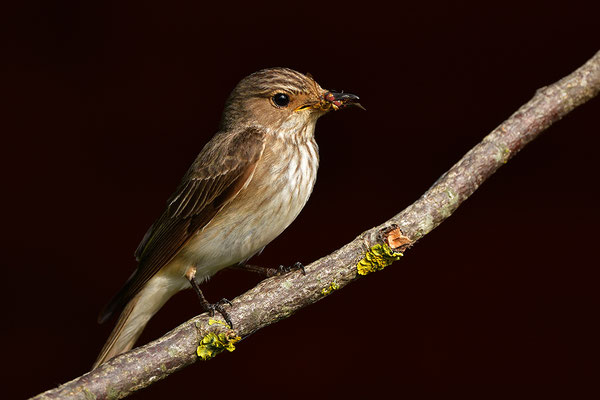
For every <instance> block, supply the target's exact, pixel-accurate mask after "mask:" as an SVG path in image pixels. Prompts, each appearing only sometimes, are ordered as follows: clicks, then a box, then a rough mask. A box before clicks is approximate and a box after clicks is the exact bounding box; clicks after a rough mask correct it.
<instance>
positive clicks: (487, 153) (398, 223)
mask: <svg viewBox="0 0 600 400" xmlns="http://www.w3.org/2000/svg"><path fill="white" fill-rule="evenodd" d="M599 91H600V52H598V53H596V54H595V55H594V56H593V57H592V58H591V59H590V60H589V61H588V62H586V63H585V64H584V65H583V66H581V67H580V68H579V69H577V70H576V71H575V72H573V73H572V74H570V75H568V76H567V77H565V78H563V79H561V80H560V81H558V82H556V83H554V84H553V85H550V86H547V87H544V88H541V89H539V90H538V91H537V92H536V94H535V96H534V97H533V99H531V100H530V101H529V102H528V103H527V104H525V105H524V106H522V107H521V108H520V109H519V110H518V111H517V112H515V113H514V114H513V115H512V116H511V117H510V118H509V119H508V120H506V121H505V122H503V123H502V124H501V125H500V126H498V127H497V128H496V129H495V130H494V131H492V132H491V133H490V134H489V135H488V136H486V137H485V138H484V139H483V140H482V141H481V143H479V144H478V145H476V146H475V147H474V148H473V149H471V150H470V151H469V152H468V153H467V154H466V155H465V156H464V157H463V158H462V159H461V160H460V161H459V162H458V163H456V164H455V165H454V166H453V167H452V168H450V170H448V171H447V172H446V173H445V174H444V175H442V176H441V177H440V178H439V179H438V180H437V181H436V182H435V184H434V185H433V186H432V187H431V188H430V189H429V190H428V191H427V192H426V193H425V194H423V196H421V198H419V199H418V200H417V201H416V202H415V203H413V204H412V205H411V206H409V207H408V208H406V209H405V210H404V211H402V212H400V213H399V214H397V215H395V216H394V217H392V218H391V219H389V220H388V221H386V222H385V223H384V224H382V225H380V226H377V227H374V228H372V229H370V230H368V231H366V232H364V233H362V234H361V235H359V236H358V237H357V238H356V239H354V240H353V241H352V242H350V243H348V244H347V245H345V246H344V247H342V248H340V249H339V250H337V251H335V252H334V253H332V254H330V255H328V256H326V257H323V258H321V259H320V260H317V261H315V262H313V263H312V264H310V265H308V266H307V267H306V276H303V275H302V273H301V272H299V271H296V272H293V273H289V274H287V275H283V276H276V277H273V278H269V279H266V280H264V281H262V282H261V283H259V284H258V285H257V286H256V287H254V288H253V289H251V290H249V291H248V292H246V293H244V294H243V295H241V296H239V297H237V298H236V299H234V300H233V302H232V303H233V306H232V307H231V308H230V311H229V313H230V316H231V318H232V322H233V324H234V326H235V330H231V329H229V328H228V327H226V326H224V323H222V322H221V321H222V320H220V319H219V320H218V321H217V320H213V319H212V318H209V317H208V316H207V315H206V314H203V315H200V316H197V317H195V318H192V319H191V320H189V321H187V322H185V323H184V324H182V325H180V326H179V327H177V328H175V329H174V330H172V331H171V332H169V333H167V334H166V335H165V336H163V337H161V338H160V339H158V340H155V341H153V342H151V343H149V344H147V345H145V346H143V347H140V348H137V349H134V350H132V351H130V352H128V353H126V354H123V355H122V356H119V357H117V358H115V359H113V360H111V361H109V362H108V363H106V364H103V365H102V366H100V367H99V368H97V369H95V370H93V371H91V372H88V373H87V374H85V375H83V376H81V377H79V378H76V379H74V380H72V381H70V382H68V383H66V384H64V385H62V386H60V387H58V388H56V389H52V390H49V391H47V392H44V393H42V394H40V395H38V396H36V397H35V399H58V398H60V399H104V398H110V399H119V398H123V397H125V396H127V395H128V394H130V393H132V392H133V391H136V390H138V389H141V388H144V387H146V386H148V385H150V384H152V383H153V382H156V381H158V380H160V379H163V378H165V377H167V376H168V375H170V374H171V373H173V372H175V371H177V370H179V369H181V368H183V367H185V366H187V365H189V364H192V363H194V362H196V360H197V359H198V355H197V349H198V350H199V352H198V353H199V354H201V356H202V357H203V358H205V359H208V358H211V357H213V356H214V355H216V354H218V352H220V351H222V350H224V349H228V350H232V349H233V344H234V343H235V342H236V341H237V340H239V339H240V338H244V337H246V336H248V335H250V334H252V333H253V332H256V331H257V330H259V329H261V328H264V327H266V326H268V325H271V324H273V323H275V322H277V321H279V320H281V319H284V318H287V317H289V316H290V315H292V314H293V313H294V312H296V311H297V310H299V309H301V308H303V307H306V306H307V305H309V304H312V303H315V302H316V301H318V300H320V299H322V298H324V297H326V296H327V295H329V294H330V293H331V292H332V291H334V290H338V289H341V288H343V287H344V286H346V285H347V284H348V283H350V282H352V281H354V280H356V279H357V278H358V277H360V276H361V275H364V274H367V273H369V272H372V271H376V270H379V269H382V268H383V267H385V266H386V265H388V264H390V263H391V262H393V261H394V260H396V259H398V258H399V257H400V256H401V252H403V251H404V250H406V249H407V248H408V247H409V246H411V245H412V244H414V243H415V242H416V241H417V240H419V239H421V238H422V237H423V236H425V235H426V234H428V233H429V232H431V231H432V230H433V229H435V227H437V226H438V225H439V224H440V223H442V222H443V221H444V220H445V219H446V218H448V217H449V216H450V215H452V213H453V212H454V211H455V210H456V209H457V208H458V207H459V206H460V204H462V202H463V201H465V200H466V199H467V198H468V197H469V196H470V195H471V194H473V193H474V192H475V190H477V188H478V187H479V186H480V185H481V184H482V183H483V182H484V181H485V180H486V179H487V178H489V177H490V176H491V175H492V174H493V173H494V172H496V170H498V168H500V167H501V166H502V165H504V164H505V163H506V162H508V160H510V159H511V158H512V157H514V156H515V155H516V154H517V152H519V151H520V150H521V149H522V148H523V147H525V145H526V144H527V143H529V142H530V141H532V140H533V139H535V138H536V137H537V136H538V135H539V134H540V133H541V132H542V131H544V130H545V129H546V128H548V127H549V126H550V125H552V124H553V123H554V122H556V121H558V120H559V119H561V118H562V117H563V116H565V115H566V114H567V113H569V112H570V111H571V110H573V109H574V108H575V107H577V106H579V105H581V104H583V103H585V102H586V101H588V100H590V99H591V98H593V97H594V96H595V95H596V94H598V92H599ZM199 345H200V348H199V347H198V346H199Z"/></svg>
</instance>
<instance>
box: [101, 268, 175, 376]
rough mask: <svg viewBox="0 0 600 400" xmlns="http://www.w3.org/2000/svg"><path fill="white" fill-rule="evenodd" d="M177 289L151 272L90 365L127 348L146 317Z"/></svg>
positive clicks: (136, 335) (137, 333)
mask: <svg viewBox="0 0 600 400" xmlns="http://www.w3.org/2000/svg"><path fill="white" fill-rule="evenodd" d="M179 290H181V288H180V287H174V286H173V285H169V284H168V283H167V282H165V281H164V279H163V278H162V277H160V276H155V277H154V278H152V279H151V280H150V281H148V283H147V284H146V285H145V286H144V288H143V289H142V290H140V291H139V292H138V294H136V295H135V296H134V297H133V299H131V300H130V301H129V302H128V303H127V305H126V306H125V308H124V309H123V311H122V312H121V315H120V316H119V320H118V321H117V325H116V326H115V328H114V329H113V331H112V332H111V334H110V336H109V337H108V340H107V341H106V344H105V345H104V347H103V348H102V350H101V351H100V355H99V356H98V358H97V359H96V362H95V363H94V366H93V367H92V369H94V368H96V367H98V366H99V365H100V364H103V363H105V362H106V361H108V360H110V359H111V358H113V357H116V356H118V355H119V354H122V353H125V352H126V351H128V350H130V349H131V348H132V347H133V345H134V344H135V342H136V340H137V339H138V338H139V337H140V335H141V333H142V331H143V330H144V328H145V327H146V324H147V323H148V321H149V320H150V318H152V316H153V315H154V314H155V313H156V312H157V311H158V310H160V308H161V307H162V306H163V305H164V304H165V303H166V302H167V300H168V299H169V298H170V297H171V296H172V295H173V294H175V293H176V292H178V291H179Z"/></svg>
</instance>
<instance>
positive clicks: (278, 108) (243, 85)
mask: <svg viewBox="0 0 600 400" xmlns="http://www.w3.org/2000/svg"><path fill="white" fill-rule="evenodd" d="M348 105H357V106H359V107H361V106H360V104H359V103H358V96H356V95H353V94H349V93H343V92H341V93H337V92H331V91H327V90H325V89H323V88H321V86H319V84H318V83H317V82H316V81H315V80H314V79H313V78H312V77H311V76H310V75H308V74H307V75H304V74H301V73H299V72H296V71H294V70H291V69H288V68H269V69H263V70H260V71H258V72H255V73H253V74H251V75H249V76H247V77H245V78H244V79H242V80H241V81H240V83H238V85H237V86H236V87H235V89H233V92H231V95H230V96H229V98H228V100H227V103H226V106H225V111H224V113H223V119H222V123H221V127H222V129H232V128H234V127H242V126H250V125H251V126H257V127H260V128H264V129H266V130H267V132H269V133H271V134H275V135H278V136H285V135H298V134H308V135H312V132H313V128H314V125H315V123H316V121H317V119H318V118H319V117H320V116H322V115H324V114H325V113H327V112H328V111H330V110H338V109H340V108H344V107H346V106H348ZM306 128H310V129H306Z"/></svg>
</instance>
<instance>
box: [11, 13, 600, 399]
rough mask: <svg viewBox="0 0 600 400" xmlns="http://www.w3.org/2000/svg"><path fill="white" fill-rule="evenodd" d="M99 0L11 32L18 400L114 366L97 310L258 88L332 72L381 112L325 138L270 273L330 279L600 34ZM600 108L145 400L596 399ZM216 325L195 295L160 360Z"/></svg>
mask: <svg viewBox="0 0 600 400" xmlns="http://www.w3.org/2000/svg"><path fill="white" fill-rule="evenodd" d="M81 3H82V4H80V2H76V1H63V2H59V3H55V4H50V2H46V1H44V2H39V3H20V4H21V5H20V6H19V9H18V10H17V9H14V10H12V13H6V14H4V15H5V16H8V17H9V21H8V23H7V24H6V23H5V24H3V27H4V28H3V29H6V32H4V33H3V35H2V37H3V38H4V39H5V40H6V42H7V44H8V47H6V46H5V47H4V48H5V49H7V50H5V55H6V54H7V55H8V58H7V62H5V63H4V64H3V67H2V68H3V69H4V71H3V72H2V74H3V78H4V79H3V80H5V82H4V83H3V84H2V86H3V88H4V89H2V92H3V94H2V98H3V100H5V101H6V104H5V105H4V106H3V113H2V115H3V116H2V120H3V121H2V126H3V128H2V131H3V144H2V165H1V167H2V172H3V174H2V185H3V190H2V201H3V204H2V212H3V216H2V242H1V243H2V264H3V265H2V267H3V269H2V270H3V271H4V275H3V282H4V289H3V291H2V292H3V299H2V305H3V313H2V314H3V315H2V319H3V321H4V322H3V324H2V325H3V328H2V347H3V349H4V350H3V355H2V358H3V360H2V365H3V368H5V369H6V371H4V372H3V376H4V378H3V379H6V382H5V383H4V384H3V393H4V394H3V396H2V397H4V396H8V397H4V398H24V397H27V396H30V395H34V394H36V393H37V392H40V391H42V390H45V389H49V388H51V387H53V386H55V385H57V384H59V383H62V382H65V381H67V380H69V379H72V378H74V377H76V376H78V375H80V374H82V373H84V372H85V371H86V370H87V369H88V368H89V367H90V366H91V364H92V362H93V361H94V359H95V357H96V355H97V353H98V351H99V350H100V347H101V346H102V344H103V342H104V340H105V339H106V338H107V336H108V334H109V331H110V329H111V328H112V323H114V321H111V323H109V324H106V325H102V326H98V325H97V324H96V316H97V314H98V311H99V310H100V309H101V307H102V306H103V305H104V303H105V302H106V301H107V300H108V299H109V298H110V296H112V294H113V293H114V292H115V291H116V290H117V289H118V288H119V287H120V285H121V284H122V283H123V282H124V281H125V279H126V278H127V277H128V276H129V274H130V273H131V271H132V270H133V268H134V266H135V264H134V260H133V256H132V253H133V250H134V249H135V247H136V246H137V244H138V242H139V240H140V239H141V237H142V236H143V234H144V232H145V231H146V229H147V227H148V226H149V225H150V224H151V223H152V222H153V220H154V218H155V217H157V216H158V214H159V213H160V212H161V210H162V208H163V206H164V204H165V200H166V198H167V197H168V196H169V195H170V193H171V192H172V190H174V188H175V186H176V184H177V183H178V181H179V179H180V178H181V176H182V175H183V173H184V172H185V170H186V169H187V168H188V166H189V164H190V163H191V162H192V160H193V158H194V157H195V155H196V154H197V153H198V152H199V150H200V149H201V147H202V146H203V144H204V143H205V142H206V141H207V140H208V139H209V138H210V136H211V135H212V134H213V133H214V132H215V129H216V127H217V124H218V120H219V117H220V112H221V109H222V105H223V102H224V100H225V98H226V96H227V94H228V93H229V91H230V90H231V89H232V88H233V86H234V85H235V84H236V82H237V81H238V80H239V79H241V78H242V77H243V76H245V75H247V74H249V73H251V72H253V71H255V70H257V69H260V68H264V67H270V66H288V67H292V68H295V69H297V70H300V71H306V72H311V73H312V74H313V75H314V76H315V77H316V79H317V80H318V81H319V82H320V83H321V85H322V86H323V87H327V88H332V89H344V90H346V91H349V92H352V93H356V94H359V95H360V96H361V99H362V103H363V105H364V106H365V107H366V108H367V109H368V111H367V112H362V111H360V110H358V109H350V110H347V111H344V112H340V113H335V114H332V115H328V116H327V117H326V118H323V119H322V120H321V121H320V122H319V124H318V128H317V139H318V142H319V145H320V149H321V159H322V162H321V168H320V172H319V179H318V181H317V185H316V187H315V190H314V193H313V196H312V197H311V199H310V201H309V203H308V205H307V207H306V209H305V210H304V211H303V213H302V214H301V215H300V217H299V218H298V219H297V221H296V222H295V223H294V224H293V225H292V226H291V227H290V228H289V229H288V230H287V231H286V232H285V233H284V234H283V235H281V237H280V238H278V239H277V240H276V241H274V242H273V243H272V244H271V245H270V246H268V247H267V249H266V250H265V252H264V253H263V254H262V255H261V256H260V257H258V258H256V259H255V260H254V261H255V262H256V263H260V264H263V265H268V266H276V265H279V264H281V263H283V264H291V263H293V262H295V261H302V262H305V263H308V262H310V261H313V260H315V259H316V258H318V257H321V256H323V255H326V254H328V253H329V252H331V251H332V250H334V249H336V248H338V247H340V246H341V245H343V244H344V243H346V242H348V241H350V240H351V239H353V238H354V237H355V236H356V235H357V234H359V233H360V232H362V231H363V230H365V229H367V228H370V227H371V226H373V225H376V224H379V223H381V222H382V221H384V220H385V219H387V218H388V217H390V216H391V215H393V214H395V213H396V212H398V211H400V210H401V209H402V208H404V207H405V206H407V205H408V204H410V203H411V202H412V201H414V200H415V199H416V198H417V197H418V196H419V195H420V194H421V193H422V192H423V191H425V190H426V189H427V188H428V187H429V186H430V185H431V184H432V183H433V182H434V181H435V180H436V179H437V178H438V177H439V176H440V175H441V174H442V173H443V172H444V171H445V170H446V169H448V168H449V167H450V166H451V165H452V164H453V163H454V162H455V161H457V160H458V159H459V158H460V157H461V156H462V155H463V154H464V153H465V152H466V151H467V150H468V149H469V148H470V147H472V146H473V145H474V144H476V143H477V142H478V141H479V140H480V139H481V138H482V137H483V136H484V135H485V134H486V133H487V132H489V131H490V130H491V129H493V128H494V127H495V126H497V125H498V124H499V123H500V122H501V121H502V120H503V119H505V118H507V117H508V116H509V115H510V114H511V113H512V112H514V111H515V110H516V109H517V108H518V107H519V106H520V105H521V104H523V103H524V102H526V101H527V100H529V98H530V97H531V96H532V95H533V94H534V91H535V90H536V89H537V88H539V87H541V86H543V85H546V84H549V83H551V82H554V81H555V80H557V79H559V78H561V77H562V76H564V75H566V74H568V73H569V72H571V71H572V70H573V69H575V68H576V67H578V66H579V65H581V64H582V63H583V62H585V61H586V60H587V59H588V58H589V57H591V56H592V55H593V54H594V52H595V51H597V50H598V43H599V41H598V39H599V38H600V35H599V34H598V21H597V14H595V10H593V9H590V8H586V7H585V6H583V5H582V6H579V5H577V4H575V3H573V2H568V4H567V3H563V4H562V5H561V6H560V7H558V6H552V5H551V4H550V3H551V2H543V3H541V2H540V4H533V3H528V4H525V5H523V4H520V5H517V4H510V3H506V2H503V3H502V4H498V5H497V6H494V5H489V4H488V5H486V6H480V5H475V4H468V3H464V4H463V3H455V4H454V5H439V4H435V3H426V4H422V5H415V4H409V5H396V6H393V7H392V6H388V5H384V4H377V3H374V2H366V3H362V4H360V3H354V2H323V3H321V4H319V3H312V2H284V1H280V2H275V3H272V4H269V5H259V4H253V5H248V6H240V5H235V4H225V2H221V3H222V6H221V5H218V4H217V5H216V4H212V5H206V4H202V2H199V1H189V2H178V3H177V4H173V3H171V2H162V1H152V2H148V1H146V2H139V3H138V4H135V5H133V4H131V3H129V2H128V3H129V4H127V5H126V4H122V3H125V2H117V1H114V2H93V3H92V2H85V3H87V4H85V5H84V4H83V3H84V2H81ZM590 3H592V2H590ZM599 106H600V102H599V99H596V100H594V101H592V102H590V103H588V104H586V105H585V106H584V107H582V108H581V109H578V110H576V111H575V112H573V113H572V114H570V115H569V116H567V118H565V119H564V120H563V121H561V122H559V123H558V124H556V125H555V126H554V127H552V128H551V129H550V130H549V131H548V132H546V133H545V134H544V135H543V136H542V137H541V138H539V139H538V140H537V141H536V142H535V143H533V144H531V145H530V146H529V147H528V148H527V149H526V150H524V151H523V152H522V153H521V154H519V156H518V157H517V158H516V159H514V160H513V161H511V162H510V163H509V164H508V165H507V166H506V167H504V168H502V169H501V170H500V172H499V173H498V174H497V175H496V176H494V177H493V178H491V179H490V180H489V181H488V182H487V183H485V185H484V186H483V187H482V188H481V189H480V190H479V191H478V192H477V193H476V194H475V195H474V196H473V197H472V199H470V200H469V201H468V202H467V203H466V204H464V205H463V206H462V207H461V208H460V209H459V210H458V211H457V212H456V213H455V215H454V216H453V217H452V218H451V219H450V220H448V221H447V222H445V223H444V224H443V225H442V226H440V227H439V228H438V229H437V230H435V231H434V232H433V233H432V234H431V235H429V236H427V238H425V239H424V240H423V241H422V242H420V243H419V244H418V245H416V246H415V247H414V249H413V250H411V251H410V252H409V253H408V254H407V256H406V257H405V259H403V260H402V261H401V262H399V263H397V264H394V266H393V267H390V268H388V269H386V270H385V271H384V272H381V273H377V274H374V275H371V276H368V277H366V278H364V279H361V280H359V281H358V282H357V283H355V284H353V285H351V286H349V287H347V288H346V289H344V290H343V291H341V292H339V293H336V294H335V295H332V296H330V297H328V298H327V299H325V300H324V301H322V302H320V303H318V304H316V305H314V306H311V307H309V308H308V309H305V310H303V311H302V312H300V313H298V314H296V315H295V316H293V317H292V318H290V319H288V320H286V321H282V322H281V323H278V324H277V325H275V326H272V327H270V328H267V329H264V330H262V331H260V332H258V333H256V334H255V335H253V336H252V337H250V338H248V339H247V340H245V341H244V342H242V343H240V345H239V347H238V350H236V351H235V352H234V353H232V354H224V355H222V356H219V357H218V358H216V359H214V360H212V361H210V362H209V363H202V362H199V363H197V364H195V365H194V366H192V367H189V368H187V369H185V370H184V371H181V372H179V373H177V374H175V375H174V376H171V377H169V378H168V379H167V380H165V381H162V382H160V383H158V384H156V385H155V386H153V387H152V388H150V389H148V390H145V391H143V392H140V393H138V394H137V395H135V396H133V398H137V399H164V398H168V397H167V396H173V397H177V398H180V397H186V398H187V397H188V396H193V398H207V397H213V396H224V395H228V394H230V395H242V394H245V395H248V396H253V397H254V396H258V395H260V396H261V397H285V398H304V397H307V396H310V397H317V396H319V397H331V396H334V397H337V396H338V395H348V396H349V397H355V396H358V395H363V394H371V395H376V394H392V395H399V396H402V395H405V394H406V393H407V392H412V391H415V390H416V391H418V392H419V393H421V394H430V393H438V394H440V393H443V394H444V395H447V394H449V393H457V392H462V391H464V390H472V389H473V388H481V389H482V390H483V391H484V392H485V393H487V395H486V396H485V397H490V395H491V394H493V393H498V391H503V392H504V391H509V392H512V396H511V397H518V396H517V395H518V394H520V393H524V392H523V391H522V390H521V389H520V388H521V387H523V386H527V387H529V389H530V390H531V392H532V393H535V394H537V395H539V394H542V393H543V394H555V393H557V390H558V389H559V388H569V389H568V390H569V393H570V394H572V393H573V391H574V390H582V389H585V388H587V387H589V386H590V385H591V384H592V382H593V381H594V380H597V379H598V373H599V372H600V371H599V370H600V368H599V367H598V356H599V351H598V350H599V346H598V334H599V333H600V331H599V329H598V323H597V320H598V307H599V306H600V295H599V294H598V278H599V277H600V274H599V273H598V262H597V260H596V258H597V256H596V254H597V251H598V244H597V238H598V234H597V224H598V222H599V220H600V218H599V212H598V205H597V203H598V197H597V194H598V189H597V186H598V182H597V176H598V168H597V159H598V156H597V151H598V150H597V149H598V145H599V144H600V143H599V139H598V136H599V133H600V130H599V125H600V108H599ZM257 281H258V278H256V277H254V276H252V275H247V274H245V273H242V272H222V273H220V274H218V275H217V276H216V277H215V278H214V279H213V280H211V281H210V282H209V283H208V284H206V285H204V286H203V289H204V290H205V291H206V294H207V296H208V297H209V299H213V300H216V299H219V298H221V297H223V296H225V297H229V298H233V297H235V296H236V295H238V294H240V293H242V292H243V291H245V290H247V289H248V288H250V287H252V286H253V285H254V284H255V283H256V282H257ZM198 310H199V307H198V304H197V300H196V299H195V297H194V294H193V293H192V292H187V293H181V294H179V295H178V296H176V297H175V298H173V299H172V300H171V301H170V302H169V303H168V304H167V305H166V306H165V307H164V308H163V310H161V312H160V313H159V314H158V315H157V316H156V317H155V318H154V319H153V320H152V321H151V323H150V325H149V326H148V328H147V329H146V331H145V332H144V335H143V337H142V342H147V341H149V340H151V339H153V338H156V337H158V336H160V335H161V334H163V333H165V332H166V331H168V330H170V329H171V328H173V327H175V326H176V325H177V324H179V323H181V322H183V321H185V320H186V319H188V318H190V317H192V316H193V315H195V314H196V313H197V312H198Z"/></svg>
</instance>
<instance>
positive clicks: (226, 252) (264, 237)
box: [180, 171, 316, 281]
mask: <svg viewBox="0 0 600 400" xmlns="http://www.w3.org/2000/svg"><path fill="white" fill-rule="evenodd" d="M315 172H316V171H315ZM308 175H309V176H299V177H295V178H294V179H287V180H285V184H283V185H268V187H260V188H257V187H256V186H252V185H249V187H247V188H246V189H244V190H242V192H240V193H239V195H238V196H237V197H236V198H235V200H234V201H232V203H230V204H229V205H227V206H225V207H224V208H223V210H222V211H221V212H219V213H218V214H217V216H216V217H215V218H214V219H213V220H212V221H211V222H210V223H209V224H208V225H207V226H206V227H205V228H204V229H203V230H201V231H199V232H198V233H197V234H196V235H195V237H194V238H193V239H192V240H190V242H188V244H187V245H186V246H185V248H184V249H182V252H181V253H180V256H183V257H185V258H186V259H187V261H188V262H189V263H190V264H193V265H195V266H196V269H197V275H196V277H197V279H198V280H200V281H201V280H203V279H206V278H208V277H210V276H211V275H213V274H215V273H216V272H217V271H219V270H220V269H223V268H225V267H228V266H230V265H234V264H237V263H239V262H242V261H245V260H247V259H248V258H250V257H252V256H253V255H254V254H256V253H258V252H259V251H260V250H262V249H263V248H264V247H265V246H266V245H267V244H268V243H270V242H271V241H272V240H273V239H275V238H276V237H277V236H279V234H280V233H281V232H283V231H284V230H285V229H286V228H287V227H288V226H289V225H290V224H291V223H292V222H293V221H294V219H296V217H297V216H298V214H299V213H300V211H301V210H302V208H303V207H304V205H305V204H306V201H307V200H308V198H309V196H310V193H311V192H312V188H313V186H314V182H315V176H311V175H312V174H308Z"/></svg>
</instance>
